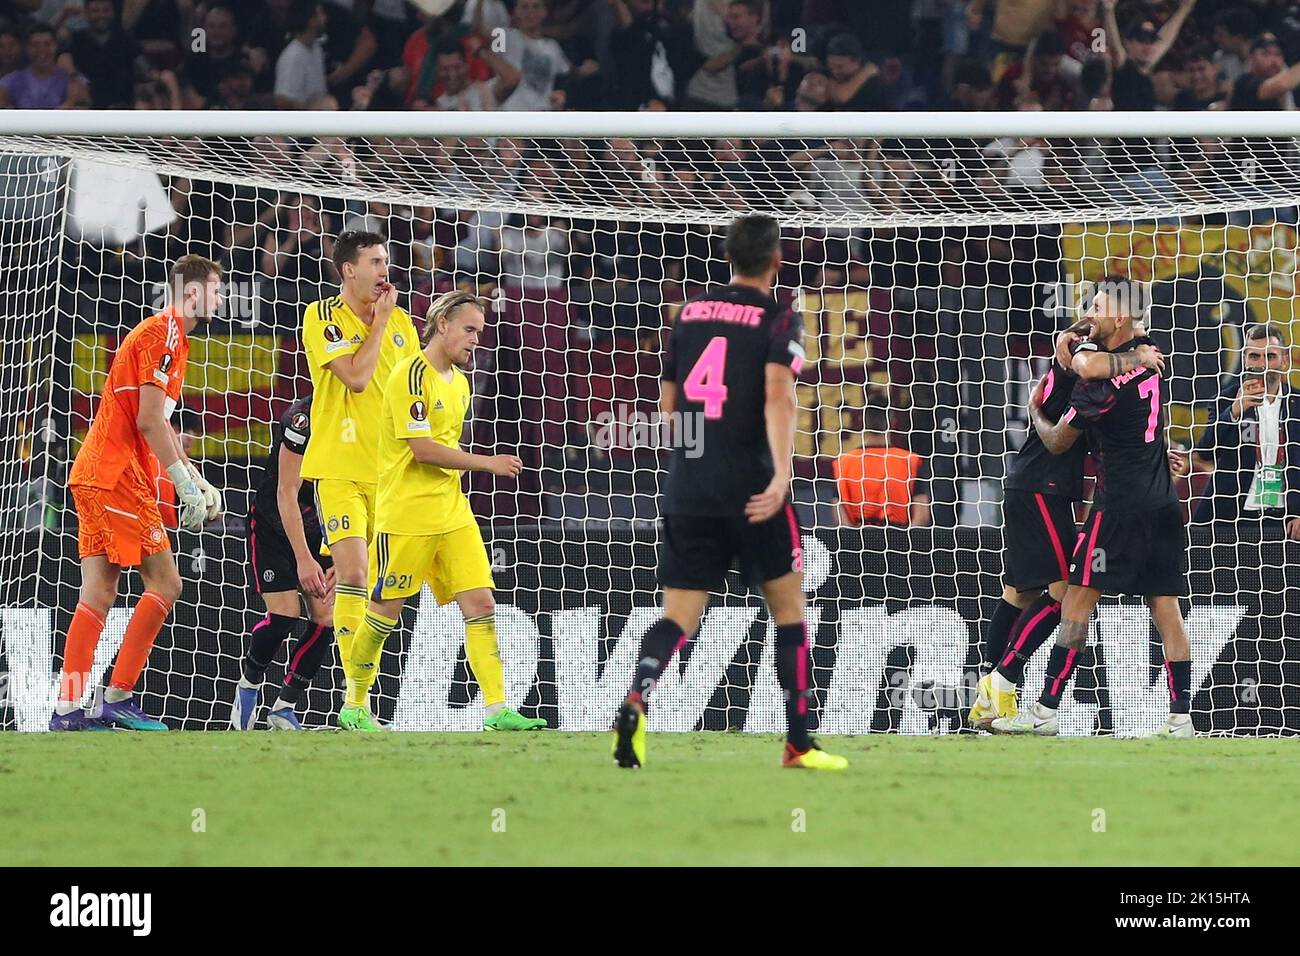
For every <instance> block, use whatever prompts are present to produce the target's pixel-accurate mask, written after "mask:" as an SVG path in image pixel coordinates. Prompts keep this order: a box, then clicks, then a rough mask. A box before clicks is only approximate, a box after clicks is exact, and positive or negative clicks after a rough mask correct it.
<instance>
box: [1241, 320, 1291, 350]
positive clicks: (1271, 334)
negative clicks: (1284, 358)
mask: <svg viewBox="0 0 1300 956" xmlns="http://www.w3.org/2000/svg"><path fill="white" fill-rule="evenodd" d="M1261 339H1263V340H1265V341H1267V340H1268V339H1276V340H1277V344H1278V345H1280V346H1282V347H1283V348H1290V343H1288V342H1287V340H1286V333H1285V332H1283V331H1282V327H1281V326H1279V325H1274V324H1273V323H1272V322H1256V323H1255V324H1254V325H1248V326H1246V341H1247V342H1258V341H1260V340H1261Z"/></svg>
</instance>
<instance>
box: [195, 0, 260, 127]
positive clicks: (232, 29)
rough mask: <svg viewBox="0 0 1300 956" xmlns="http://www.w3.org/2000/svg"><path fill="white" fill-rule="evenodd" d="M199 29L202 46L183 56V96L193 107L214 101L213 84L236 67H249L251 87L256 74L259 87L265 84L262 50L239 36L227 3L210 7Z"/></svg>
mask: <svg viewBox="0 0 1300 956" xmlns="http://www.w3.org/2000/svg"><path fill="white" fill-rule="evenodd" d="M203 30H204V33H205V40H204V49H202V50H198V51H194V52H192V53H191V54H190V55H189V56H188V57H186V59H185V83H186V86H187V87H188V89H187V90H186V96H187V98H188V99H189V100H190V102H191V105H192V106H193V108H195V109H201V108H202V107H204V106H207V105H212V104H215V103H216V102H217V101H218V99H219V94H218V89H217V87H218V86H219V85H220V83H221V81H222V79H223V78H225V77H226V76H228V75H230V73H231V72H232V71H233V70H234V69H235V68H236V67H243V68H245V69H247V70H248V71H249V73H250V75H251V76H252V78H253V85H254V87H257V86H258V85H259V83H258V81H259V78H260V79H261V80H262V86H263V88H266V87H268V86H269V83H267V82H266V81H267V80H268V79H269V77H268V76H267V66H268V62H267V56H266V51H265V50H263V49H261V48H260V47H251V46H249V45H248V44H246V43H244V42H243V41H242V40H241V38H240V33H239V22H238V21H237V20H236V19H235V12H234V11H233V10H232V9H230V7H226V6H221V5H217V6H213V7H210V8H209V9H208V12H207V15H206V16H204V18H203ZM227 108H229V107H227Z"/></svg>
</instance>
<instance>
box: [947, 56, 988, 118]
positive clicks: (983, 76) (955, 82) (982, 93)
mask: <svg viewBox="0 0 1300 956" xmlns="http://www.w3.org/2000/svg"><path fill="white" fill-rule="evenodd" d="M948 105H949V109H953V110H957V111H960V112H964V113H979V112H982V111H984V110H989V109H992V108H993V78H992V77H991V76H990V75H989V68H988V67H987V66H985V65H984V64H983V63H977V62H975V61H973V60H972V61H968V62H966V63H963V64H961V65H960V66H958V67H957V68H956V69H955V70H954V71H953V75H952V93H951V95H950V98H949V104H948Z"/></svg>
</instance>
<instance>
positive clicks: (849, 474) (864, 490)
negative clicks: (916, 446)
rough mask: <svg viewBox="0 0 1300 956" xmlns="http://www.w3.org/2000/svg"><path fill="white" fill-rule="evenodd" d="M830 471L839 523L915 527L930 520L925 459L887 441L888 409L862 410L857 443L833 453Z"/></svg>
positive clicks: (854, 525)
mask: <svg viewBox="0 0 1300 956" xmlns="http://www.w3.org/2000/svg"><path fill="white" fill-rule="evenodd" d="M832 473H833V474H834V476H835V486H836V490H837V492H838V494H839V499H840V502H839V513H840V522H841V523H842V524H845V525H849V526H852V527H857V526H861V525H911V526H913V527H918V528H919V527H925V526H927V525H929V524H930V493H929V476H928V474H927V468H926V464H925V460H924V459H923V458H922V457H921V456H920V455H917V454H914V453H913V452H910V451H908V450H907V449H906V448H898V447H891V446H890V442H889V414H888V412H887V411H886V410H885V409H883V408H881V407H880V406H878V405H869V406H867V407H866V408H865V409H864V410H863V412H862V447H860V448H858V449H856V450H854V451H846V452H843V453H842V454H841V455H840V456H839V457H838V458H836V459H835V464H834V465H833V466H832Z"/></svg>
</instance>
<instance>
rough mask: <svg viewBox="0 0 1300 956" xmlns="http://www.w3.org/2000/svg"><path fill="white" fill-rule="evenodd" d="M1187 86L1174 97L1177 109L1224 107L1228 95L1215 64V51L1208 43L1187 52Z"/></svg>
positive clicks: (1213, 108) (1214, 108)
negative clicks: (1224, 90)
mask: <svg viewBox="0 0 1300 956" xmlns="http://www.w3.org/2000/svg"><path fill="white" fill-rule="evenodd" d="M1186 65H1187V87H1186V88H1185V89H1182V90H1179V91H1178V96H1177V97H1176V98H1175V99H1174V109H1177V110H1216V109H1222V108H1223V107H1224V105H1225V103H1224V101H1225V99H1226V97H1225V96H1224V92H1223V84H1222V83H1221V82H1220V79H1219V69H1218V67H1216V66H1215V65H1214V51H1213V50H1212V49H1211V48H1210V47H1209V46H1207V45H1205V44H1201V45H1200V46H1197V47H1193V48H1192V50H1191V51H1190V52H1189V53H1188V54H1187V59H1186Z"/></svg>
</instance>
